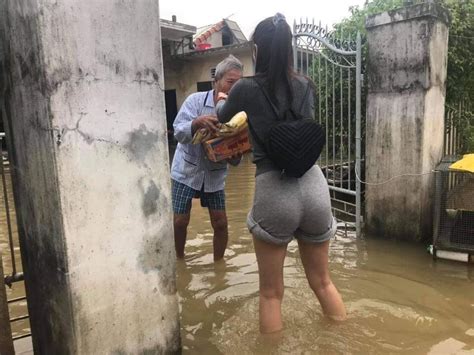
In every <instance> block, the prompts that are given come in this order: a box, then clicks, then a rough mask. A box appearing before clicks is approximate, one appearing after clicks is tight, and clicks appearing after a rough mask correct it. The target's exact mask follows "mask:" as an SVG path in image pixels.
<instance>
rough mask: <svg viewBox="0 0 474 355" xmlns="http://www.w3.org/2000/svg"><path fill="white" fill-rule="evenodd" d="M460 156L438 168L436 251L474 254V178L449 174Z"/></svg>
mask: <svg viewBox="0 0 474 355" xmlns="http://www.w3.org/2000/svg"><path fill="white" fill-rule="evenodd" d="M460 158H461V157H459V156H447V157H445V158H444V159H443V160H442V161H441V163H440V164H439V165H438V166H437V168H436V170H435V174H436V179H435V181H436V192H435V194H436V195H435V207H434V228H433V232H434V235H433V247H434V248H435V250H436V249H442V250H449V251H456V252H463V253H468V254H474V174H472V173H468V172H459V171H451V170H449V166H450V165H451V164H452V163H454V162H456V161H457V160H459V159H460Z"/></svg>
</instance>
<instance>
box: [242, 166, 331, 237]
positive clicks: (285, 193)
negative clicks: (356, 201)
mask: <svg viewBox="0 0 474 355" xmlns="http://www.w3.org/2000/svg"><path fill="white" fill-rule="evenodd" d="M247 226H248V228H249V230H250V232H251V233H252V235H253V236H254V237H255V238H258V239H260V240H262V241H265V242H268V243H271V244H278V245H285V244H288V243H289V242H290V241H291V240H292V239H293V237H295V238H297V239H298V240H301V241H304V242H306V243H322V242H325V241H327V240H329V239H331V237H332V236H333V235H334V234H335V233H336V221H335V220H334V217H333V216H332V212H331V200H330V197H329V189H328V185H327V182H326V178H325V177H324V175H323V173H322V171H321V169H320V167H319V166H317V165H316V166H314V167H313V168H311V169H310V170H308V171H307V172H306V174H304V175H303V176H302V177H301V178H299V179H298V178H288V177H283V178H281V177H280V173H279V172H278V171H268V172H266V173H263V174H260V175H258V176H257V177H256V182H255V197H254V204H253V208H252V210H251V211H250V213H249V214H248V217H247Z"/></svg>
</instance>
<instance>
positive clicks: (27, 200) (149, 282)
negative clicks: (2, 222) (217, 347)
mask: <svg viewBox="0 0 474 355" xmlns="http://www.w3.org/2000/svg"><path fill="white" fill-rule="evenodd" d="M0 48H1V49H2V50H3V49H4V50H5V55H4V56H3V55H1V56H0V67H1V68H0V85H2V90H1V91H0V94H1V95H2V96H3V97H2V101H4V108H2V119H3V118H4V119H5V121H6V126H7V127H6V130H7V136H8V137H9V140H8V144H9V149H8V151H9V153H10V155H9V158H11V160H10V164H11V172H12V179H13V190H14V195H15V207H16V212H17V216H18V233H19V237H20V245H21V252H22V261H23V265H24V268H23V269H24V271H25V286H26V293H27V296H28V310H29V315H30V324H31V331H32V340H33V349H34V352H35V353H36V354H164V353H175V352H178V351H179V350H180V347H181V344H180V330H179V313H178V312H179V308H178V300H177V294H176V282H175V261H176V259H175V251H174V240H173V215H172V208H171V188H170V175H169V157H168V144H167V143H168V142H167V132H166V114H165V103H164V93H163V87H164V85H163V65H162V47H161V29H160V15H159V2H158V1H157V0H108V1H97V0H81V1H71V0H69V1H51V0H25V1H16V0H2V1H0ZM2 54H3V53H2ZM3 86H4V87H3ZM4 113H5V117H4V116H3V114H4Z"/></svg>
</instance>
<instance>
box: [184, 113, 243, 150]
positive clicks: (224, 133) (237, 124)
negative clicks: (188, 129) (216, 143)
mask: <svg viewBox="0 0 474 355" xmlns="http://www.w3.org/2000/svg"><path fill="white" fill-rule="evenodd" d="M246 128H247V114H246V113H245V112H244V111H240V112H238V113H236V114H235V115H234V117H232V118H231V119H230V121H229V122H227V123H223V124H221V125H220V126H219V130H218V131H217V133H216V134H215V135H213V134H211V133H210V132H209V131H208V130H206V129H200V130H198V131H197V132H196V133H194V136H193V140H192V142H191V143H192V144H199V143H203V142H206V141H208V140H210V139H213V138H216V137H233V136H235V135H237V134H239V133H240V132H242V131H243V130H244V129H246Z"/></svg>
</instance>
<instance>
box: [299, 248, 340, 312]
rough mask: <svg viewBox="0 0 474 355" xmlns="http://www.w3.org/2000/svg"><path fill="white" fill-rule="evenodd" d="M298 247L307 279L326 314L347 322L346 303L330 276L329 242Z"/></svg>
mask: <svg viewBox="0 0 474 355" xmlns="http://www.w3.org/2000/svg"><path fill="white" fill-rule="evenodd" d="M298 245H299V249H300V255H301V260H302V262H303V266H304V271H305V273H306V278H307V279H308V283H309V285H310V287H311V289H312V290H313V292H314V293H315V295H316V297H318V300H319V303H320V304H321V307H322V309H323V312H324V314H325V315H326V316H327V317H329V318H331V319H333V320H345V319H346V309H345V307H344V303H343V302H342V298H341V295H340V294H339V292H338V291H337V289H336V286H334V284H333V283H332V281H331V277H330V275H329V267H328V253H329V241H327V242H324V243H320V244H310V243H303V242H300V241H298Z"/></svg>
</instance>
